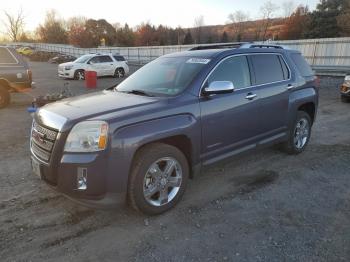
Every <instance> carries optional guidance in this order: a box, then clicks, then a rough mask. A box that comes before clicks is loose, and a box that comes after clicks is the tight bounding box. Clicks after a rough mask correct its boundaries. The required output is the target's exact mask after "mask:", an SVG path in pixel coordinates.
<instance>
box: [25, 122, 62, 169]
mask: <svg viewBox="0 0 350 262" xmlns="http://www.w3.org/2000/svg"><path fill="white" fill-rule="evenodd" d="M57 134H58V132H57V131H54V130H51V129H48V128H46V127H43V126H40V125H39V124H38V123H36V122H35V121H34V122H33V127H32V134H31V149H32V152H33V154H34V155H36V156H37V157H38V158H39V159H41V160H43V161H45V162H49V160H50V157H51V153H52V149H53V147H54V145H55V141H56V138H57Z"/></svg>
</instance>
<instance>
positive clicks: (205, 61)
mask: <svg viewBox="0 0 350 262" xmlns="http://www.w3.org/2000/svg"><path fill="white" fill-rule="evenodd" d="M209 62H210V59H205V58H190V59H188V60H187V61H186V63H189V64H208V63H209Z"/></svg>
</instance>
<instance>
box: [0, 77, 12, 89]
mask: <svg viewBox="0 0 350 262" xmlns="http://www.w3.org/2000/svg"><path fill="white" fill-rule="evenodd" d="M0 86H1V87H3V88H6V89H8V90H9V89H11V85H10V83H9V81H7V79H5V78H0Z"/></svg>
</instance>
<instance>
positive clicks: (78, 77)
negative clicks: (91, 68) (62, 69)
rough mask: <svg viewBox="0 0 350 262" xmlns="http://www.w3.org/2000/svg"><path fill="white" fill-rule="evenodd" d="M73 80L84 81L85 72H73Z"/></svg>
mask: <svg viewBox="0 0 350 262" xmlns="http://www.w3.org/2000/svg"><path fill="white" fill-rule="evenodd" d="M74 79H75V80H85V71H84V70H77V71H75V73H74Z"/></svg>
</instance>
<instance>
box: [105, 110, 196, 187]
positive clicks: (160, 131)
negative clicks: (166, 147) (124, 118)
mask: <svg viewBox="0 0 350 262" xmlns="http://www.w3.org/2000/svg"><path fill="white" fill-rule="evenodd" d="M199 125H200V123H199V122H198V121H197V119H196V118H195V117H194V116H193V115H191V114H180V115H174V116H169V117H164V118H159V119H154V120H150V121H146V122H141V123H136V124H132V125H129V126H125V127H122V128H120V129H117V130H116V131H115V132H114V134H113V136H112V138H111V139H112V141H111V157H110V158H109V159H110V161H109V166H110V168H109V170H111V173H110V174H108V177H107V187H109V190H111V191H113V192H126V191H127V186H128V177H129V173H130V169H131V168H132V161H133V157H134V155H135V153H136V151H137V150H138V149H139V148H140V147H142V146H144V145H146V144H148V143H151V142H156V141H159V140H162V139H165V138H169V137H173V136H179V135H181V136H185V137H186V138H188V140H189V141H190V143H191V149H192V152H191V163H190V165H191V166H192V167H193V166H195V165H197V164H198V163H199V158H198V156H199V155H200V154H199V152H200V148H199V145H200V144H201V137H200V133H198V130H200V126H199ZM118 170H123V173H118ZM116 177H117V178H118V183H117V182H116Z"/></svg>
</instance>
